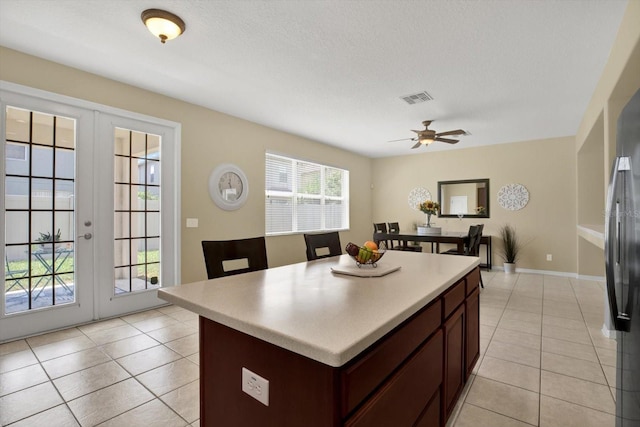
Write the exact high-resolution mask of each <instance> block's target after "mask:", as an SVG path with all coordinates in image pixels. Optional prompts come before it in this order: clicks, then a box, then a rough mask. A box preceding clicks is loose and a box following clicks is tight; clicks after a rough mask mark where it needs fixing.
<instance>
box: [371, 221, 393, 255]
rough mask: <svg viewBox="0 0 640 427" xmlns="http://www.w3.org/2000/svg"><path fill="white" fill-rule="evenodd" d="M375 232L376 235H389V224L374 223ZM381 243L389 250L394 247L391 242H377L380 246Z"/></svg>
mask: <svg viewBox="0 0 640 427" xmlns="http://www.w3.org/2000/svg"><path fill="white" fill-rule="evenodd" d="M373 232H374V233H387V223H386V222H374V223H373ZM380 242H384V244H385V247H386V248H387V249H391V248H392V247H393V242H391V241H389V240H376V245H378V246H380Z"/></svg>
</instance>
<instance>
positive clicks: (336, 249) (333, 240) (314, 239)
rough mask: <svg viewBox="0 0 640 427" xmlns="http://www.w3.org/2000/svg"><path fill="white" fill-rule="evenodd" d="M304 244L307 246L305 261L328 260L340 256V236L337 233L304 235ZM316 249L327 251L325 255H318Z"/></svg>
mask: <svg viewBox="0 0 640 427" xmlns="http://www.w3.org/2000/svg"><path fill="white" fill-rule="evenodd" d="M304 242H305V243H306V245H307V261H313V260H314V259H320V258H328V257H332V256H336V255H342V245H341V244H340V235H339V234H338V232H337V231H332V232H329V233H319V234H305V235H304ZM318 249H321V250H323V252H324V251H328V252H327V253H323V254H318Z"/></svg>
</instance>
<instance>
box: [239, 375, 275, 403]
mask: <svg viewBox="0 0 640 427" xmlns="http://www.w3.org/2000/svg"><path fill="white" fill-rule="evenodd" d="M242 391H244V392H245V393H247V394H248V395H249V396H251V397H253V398H254V399H256V400H257V401H258V402H260V403H262V404H263V405H265V406H269V380H266V379H264V378H262V377H261V376H260V375H258V374H256V373H254V372H251V371H250V370H248V369H247V368H242Z"/></svg>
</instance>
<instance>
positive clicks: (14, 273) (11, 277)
mask: <svg viewBox="0 0 640 427" xmlns="http://www.w3.org/2000/svg"><path fill="white" fill-rule="evenodd" d="M4 265H5V269H4V277H5V281H7V282H8V283H11V281H13V283H11V285H10V286H9V287H8V288H6V290H5V294H6V293H9V291H11V289H13V288H15V287H16V286H17V287H19V288H20V289H22V290H23V291H24V292H25V293H26V294H27V295H28V294H29V291H28V290H27V288H25V287H24V285H23V284H22V282H20V279H25V278H26V276H27V273H28V272H29V271H28V270H12V269H11V266H10V265H9V260H8V259H7V256H6V255H5V256H4Z"/></svg>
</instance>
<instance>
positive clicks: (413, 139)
mask: <svg viewBox="0 0 640 427" xmlns="http://www.w3.org/2000/svg"><path fill="white" fill-rule="evenodd" d="M409 140H411V141H415V140H416V138H402V139H392V140H391V141H387V142H398V141H409Z"/></svg>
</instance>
